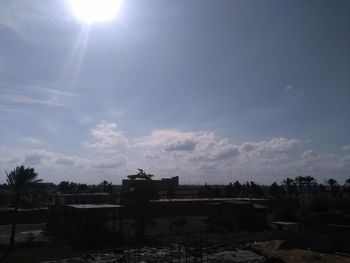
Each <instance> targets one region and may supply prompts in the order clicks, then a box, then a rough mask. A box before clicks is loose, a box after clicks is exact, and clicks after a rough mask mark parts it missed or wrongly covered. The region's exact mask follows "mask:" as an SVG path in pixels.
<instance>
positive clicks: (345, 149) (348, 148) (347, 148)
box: [341, 145, 350, 151]
mask: <svg viewBox="0 0 350 263" xmlns="http://www.w3.org/2000/svg"><path fill="white" fill-rule="evenodd" d="M341 149H342V150H343V151H350V145H344V146H343V147H342V148H341Z"/></svg>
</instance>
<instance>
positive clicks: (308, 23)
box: [0, 0, 350, 184]
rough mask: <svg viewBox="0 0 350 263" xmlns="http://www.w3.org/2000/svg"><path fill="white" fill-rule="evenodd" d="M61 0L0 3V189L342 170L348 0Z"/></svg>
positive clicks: (348, 166) (347, 165) (348, 150)
mask: <svg viewBox="0 0 350 263" xmlns="http://www.w3.org/2000/svg"><path fill="white" fill-rule="evenodd" d="M67 1H68V0H67ZM67 1H65V0H62V1H40V0H12V1H1V2H0V39H1V41H0V120H1V126H0V134H1V137H0V149H1V151H0V168H1V170H2V171H3V172H1V174H2V175H1V177H0V183H1V182H4V179H5V172H4V171H5V170H7V171H9V170H11V169H13V168H14V167H15V166H16V165H20V164H24V165H27V166H31V167H34V168H35V169H36V170H37V171H38V173H39V174H40V177H41V178H43V179H44V180H45V181H52V182H60V181H62V180H71V181H76V182H87V183H99V182H100V181H101V180H108V181H112V182H114V183H120V181H121V179H122V178H125V177H126V175H128V174H130V173H134V172H136V168H143V169H145V170H146V171H148V172H150V173H153V174H155V175H156V177H157V178H159V177H169V176H175V175H179V176H180V181H181V182H183V183H204V182H208V183H227V182H229V181H234V180H237V179H238V180H241V181H246V180H254V181H256V182H259V183H266V184H269V183H272V182H273V181H277V182H281V181H282V180H283V178H285V177H287V176H290V177H295V176H298V175H312V176H314V177H315V178H317V179H318V181H319V182H323V181H324V179H325V178H329V177H333V178H336V179H337V180H339V182H341V183H342V182H343V181H344V180H345V179H346V178H349V177H350V123H349V117H348V115H349V113H350V104H349V98H350V48H349V47H350V30H349V28H350V4H349V2H348V1H243V0H240V1H235V0H218V1H209V0H191V1H187V0H186V1H185V0H180V1H170V0H169V1H168V0H149V1H137V0H123V1H122V4H121V8H120V10H119V12H118V15H117V17H116V18H115V19H114V20H113V21H109V22H104V23H94V24H92V25H88V24H86V23H83V22H81V21H79V20H77V19H76V18H75V17H74V15H73V14H72V12H71V10H70V8H69V4H68V2H67Z"/></svg>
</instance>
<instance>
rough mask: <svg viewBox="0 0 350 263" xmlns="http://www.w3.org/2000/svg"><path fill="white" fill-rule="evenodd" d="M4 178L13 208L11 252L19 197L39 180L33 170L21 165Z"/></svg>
mask: <svg viewBox="0 0 350 263" xmlns="http://www.w3.org/2000/svg"><path fill="white" fill-rule="evenodd" d="M6 177H7V178H6V182H7V185H8V186H9V187H10V189H11V190H12V197H13V207H14V214H13V223H12V229H11V237H10V242H9V246H10V250H12V249H13V248H14V244H15V234H16V225H17V217H18V207H19V204H20V200H21V197H22V195H23V193H24V192H25V191H26V190H28V188H30V187H33V186H34V185H35V184H37V183H39V182H41V179H38V178H37V177H38V174H37V173H36V172H35V171H34V168H29V167H27V168H25V167H24V166H23V165H22V166H19V167H16V168H15V169H14V170H13V171H11V172H10V173H8V172H6Z"/></svg>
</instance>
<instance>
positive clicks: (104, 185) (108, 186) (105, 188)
mask: <svg viewBox="0 0 350 263" xmlns="http://www.w3.org/2000/svg"><path fill="white" fill-rule="evenodd" d="M99 187H100V188H101V190H102V192H105V193H112V192H113V184H112V182H111V183H108V182H107V181H106V180H104V181H102V182H101V183H100V184H99Z"/></svg>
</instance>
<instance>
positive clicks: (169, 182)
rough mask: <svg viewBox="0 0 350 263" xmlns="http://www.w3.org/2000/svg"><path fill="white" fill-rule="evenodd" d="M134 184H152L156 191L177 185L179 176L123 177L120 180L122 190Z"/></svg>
mask: <svg viewBox="0 0 350 263" xmlns="http://www.w3.org/2000/svg"><path fill="white" fill-rule="evenodd" d="M135 184H152V185H153V186H154V187H155V188H156V189H157V190H158V191H167V190H170V189H174V188H177V187H178V186H179V177H178V176H175V177H171V178H161V179H160V180H138V179H134V180H131V179H124V180H123V181H122V186H123V190H127V189H130V188H132V187H134V185H135Z"/></svg>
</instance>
